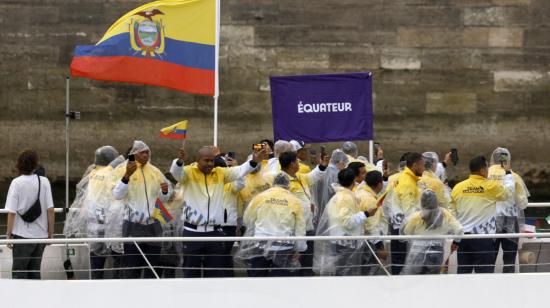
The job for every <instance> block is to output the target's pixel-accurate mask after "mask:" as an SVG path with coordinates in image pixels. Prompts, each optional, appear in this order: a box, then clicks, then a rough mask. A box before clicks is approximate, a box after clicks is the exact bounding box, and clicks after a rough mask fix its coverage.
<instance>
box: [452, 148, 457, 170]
mask: <svg viewBox="0 0 550 308" xmlns="http://www.w3.org/2000/svg"><path fill="white" fill-rule="evenodd" d="M451 161H452V162H453V166H456V164H457V163H458V151H457V149H455V148H452V149H451Z"/></svg>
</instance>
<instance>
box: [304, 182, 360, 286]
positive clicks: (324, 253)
mask: <svg viewBox="0 0 550 308" xmlns="http://www.w3.org/2000/svg"><path fill="white" fill-rule="evenodd" d="M334 189H335V191H336V194H335V195H334V197H332V198H331V199H330V201H329V203H328V204H327V206H326V207H325V210H324V212H323V214H322V215H321V219H320V221H319V225H318V227H317V236H357V235H363V234H364V229H365V223H366V216H365V214H364V213H363V212H361V211H360V210H359V205H358V204H357V199H356V198H355V194H354V193H353V192H352V191H351V190H349V189H347V188H344V187H341V186H340V185H338V184H335V185H334ZM365 252H366V243H365V241H364V240H338V241H317V242H315V247H314V257H313V270H314V271H315V272H316V273H319V274H320V275H323V276H325V275H328V276H334V275H336V276H356V275H360V274H361V261H362V259H363V257H364V254H365Z"/></svg>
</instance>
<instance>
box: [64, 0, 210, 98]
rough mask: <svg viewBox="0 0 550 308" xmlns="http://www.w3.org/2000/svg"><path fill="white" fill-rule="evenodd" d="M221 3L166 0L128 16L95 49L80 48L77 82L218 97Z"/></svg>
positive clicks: (75, 60)
mask: <svg viewBox="0 0 550 308" xmlns="http://www.w3.org/2000/svg"><path fill="white" fill-rule="evenodd" d="M218 1H219V0H160V1H155V2H151V3H148V4H145V5H143V6H140V7H139V8H137V9H135V10H133V11H131V12H129V13H127V14H126V15H124V16H123V17H122V18H120V19H119V20H117V21H116V22H115V23H114V24H113V25H112V26H111V27H110V28H109V30H107V32H106V33H105V35H104V36H103V38H102V39H101V40H100V41H99V42H98V43H97V44H95V45H85V46H76V49H75V52H74V58H73V60H72V63H71V74H72V75H73V76H80V77H86V78H91V79H97V80H110V81H121V82H131V83H142V84H149V85H155V86H161V87H167V88H172V89H176V90H179V91H183V92H188V93H194V94H206V95H212V96H214V95H215V94H217V93H216V92H217V86H216V84H217V70H218V67H217V66H218V65H217V62H218V55H217V51H218V48H217V46H218V41H219V40H218V33H219V12H218V11H219V2H218Z"/></svg>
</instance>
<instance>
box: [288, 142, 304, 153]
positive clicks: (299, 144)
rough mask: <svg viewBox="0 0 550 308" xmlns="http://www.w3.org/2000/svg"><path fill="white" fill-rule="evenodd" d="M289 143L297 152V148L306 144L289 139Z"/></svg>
mask: <svg viewBox="0 0 550 308" xmlns="http://www.w3.org/2000/svg"><path fill="white" fill-rule="evenodd" d="M290 144H292V147H294V152H297V151H298V150H299V149H301V148H303V147H305V146H306V144H305V143H304V142H303V141H296V140H290Z"/></svg>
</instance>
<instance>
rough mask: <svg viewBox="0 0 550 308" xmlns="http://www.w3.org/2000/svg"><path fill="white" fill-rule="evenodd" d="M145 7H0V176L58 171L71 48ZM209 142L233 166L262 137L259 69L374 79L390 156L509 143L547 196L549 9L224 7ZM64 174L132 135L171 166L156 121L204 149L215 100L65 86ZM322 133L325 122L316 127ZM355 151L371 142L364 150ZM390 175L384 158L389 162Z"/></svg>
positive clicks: (344, 0) (480, 4) (498, 4)
mask: <svg viewBox="0 0 550 308" xmlns="http://www.w3.org/2000/svg"><path fill="white" fill-rule="evenodd" d="M145 2H146V1H137V0H40V1H39V0H3V1H2V2H0V11H2V12H3V13H2V14H0V29H1V30H0V52H1V55H2V56H1V59H2V61H0V110H1V112H0V131H1V132H2V134H0V144H2V145H3V147H2V149H3V150H2V151H1V154H0V161H1V164H0V178H1V179H0V181H1V180H2V179H4V180H6V181H7V180H8V179H9V178H11V177H12V176H13V170H12V169H13V168H12V166H13V161H14V159H15V157H16V155H17V153H18V152H19V151H21V150H22V149H24V148H28V147H33V148H36V149H37V150H38V151H39V152H40V153H41V155H42V159H43V161H44V164H45V165H46V168H47V169H48V174H49V175H50V176H51V177H52V178H53V179H60V178H62V176H63V174H64V167H63V166H64V153H65V151H64V108H65V106H64V100H65V98H64V96H65V76H66V75H67V74H68V73H69V63H70V60H71V56H72V51H73V50H74V46H75V45H77V44H93V43H95V42H97V41H98V40H99V39H100V38H101V36H102V35H103V33H104V32H105V30H106V29H107V28H108V27H109V26H110V25H111V23H113V22H114V21H115V20H116V19H117V18H118V17H120V16H122V15H123V14H124V13H126V12H127V11H129V10H130V9H132V8H135V7H137V6H139V5H141V4H143V3H145ZM221 6H222V14H221V17H222V21H221V22H222V26H221V48H220V87H221V96H220V113H219V115H220V122H219V123H220V130H219V143H220V146H221V147H223V148H224V149H226V150H235V151H236V152H237V154H238V156H239V157H240V158H241V159H242V158H243V157H244V155H245V153H244V152H245V151H246V150H248V148H249V146H250V144H251V143H253V142H256V141H257V140H259V139H261V138H264V137H271V136H272V135H273V133H272V123H271V112H270V111H271V105H270V104H271V100H270V93H269V83H268V77H269V76H270V75H283V74H302V73H329V72H330V73H332V72H350V71H367V70H368V71H372V72H373V73H374V92H375V94H374V97H375V106H374V108H375V134H376V139H377V140H378V141H380V142H382V144H383V145H384V148H385V150H386V153H387V156H388V158H389V159H390V160H391V161H392V162H395V161H396V160H397V158H398V157H399V156H400V155H401V154H402V153H403V152H404V151H409V150H416V151H426V150H435V151H438V152H440V153H442V152H444V151H445V150H447V149H449V148H451V147H457V148H458V149H459V154H460V157H461V158H462V160H461V163H460V164H459V166H457V167H456V168H453V169H452V170H450V172H451V174H452V176H454V177H455V178H456V179H459V178H462V177H464V176H465V175H466V173H467V172H466V169H467V160H468V159H469V158H470V157H471V156H473V155H475V154H478V153H479V154H485V155H489V154H490V152H491V150H492V149H493V148H494V147H496V146H506V147H508V148H509V149H510V150H511V152H512V155H513V164H514V168H515V169H516V170H517V171H518V172H519V173H521V174H523V175H524V176H525V177H526V178H527V179H528V180H529V185H530V187H533V189H534V190H535V191H537V194H538V195H539V196H542V195H545V196H548V197H549V199H550V192H549V190H548V189H547V188H546V187H547V185H548V184H550V181H549V180H548V179H547V177H548V174H549V173H550V161H549V160H548V154H547V153H548V152H550V145H549V144H548V141H549V140H550V139H549V138H550V137H549V136H550V102H549V96H550V1H547V0H399V1H386V0H340V1H333V0H317V1H308V0H292V1H291V0H222V3H221ZM71 104H72V107H71V109H73V110H78V111H80V112H82V120H80V121H76V122H73V123H72V127H71V144H72V147H71V155H72V160H71V177H72V178H74V179H77V178H78V177H79V176H80V174H81V173H82V172H83V171H84V170H85V168H86V166H87V165H88V164H89V163H90V162H91V160H92V159H93V150H94V149H95V148H97V147H98V146H101V145H104V144H112V145H114V146H116V147H117V148H118V149H119V150H120V151H121V152H123V151H124V150H125V149H126V148H127V147H129V146H130V145H131V141H132V140H134V139H138V138H139V139H143V140H145V141H146V142H148V143H149V144H150V146H151V148H152V149H153V162H154V163H156V164H157V165H159V166H160V167H162V168H163V169H165V168H167V166H168V163H169V159H170V158H171V157H172V156H174V153H175V151H176V149H177V147H178V145H179V144H178V143H177V142H174V141H172V140H161V139H159V138H158V137H157V135H158V131H159V129H160V128H162V127H164V126H166V125H167V124H171V123H173V122H176V121H179V120H180V119H189V120H190V133H189V140H188V148H189V149H191V150H192V149H195V148H197V147H198V146H199V145H203V144H210V143H211V142H212V141H211V140H212V112H213V106H212V99H211V98H208V97H202V96H193V95H188V94H184V93H179V92H176V91H172V90H167V89H161V88H155V87H150V86H140V85H129V84H121V83H106V82H97V81H90V80H85V79H74V80H72V81H71ZM326 129H330V126H327V127H326ZM360 145H361V149H362V150H363V151H366V149H367V143H366V142H360ZM393 165H394V166H395V163H394V164H393Z"/></svg>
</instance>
